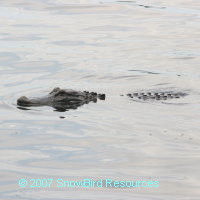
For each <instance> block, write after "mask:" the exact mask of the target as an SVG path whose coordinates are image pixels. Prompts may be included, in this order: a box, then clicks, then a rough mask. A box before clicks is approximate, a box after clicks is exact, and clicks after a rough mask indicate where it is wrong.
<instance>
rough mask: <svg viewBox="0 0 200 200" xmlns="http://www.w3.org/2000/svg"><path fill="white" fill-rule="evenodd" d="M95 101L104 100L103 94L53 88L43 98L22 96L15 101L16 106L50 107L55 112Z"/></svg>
mask: <svg viewBox="0 0 200 200" xmlns="http://www.w3.org/2000/svg"><path fill="white" fill-rule="evenodd" d="M97 99H101V100H105V94H97V93H96V92H88V91H83V92H81V91H76V90H70V89H60V88H54V89H53V90H52V91H51V92H50V93H49V94H48V95H46V96H44V97H38V98H27V97H25V96H22V97H20V98H19V99H18V100H17V105H19V106H23V107H29V106H52V107H54V108H55V109H56V110H57V111H66V110H68V109H76V108H78V107H79V106H82V105H84V104H87V103H89V102H97Z"/></svg>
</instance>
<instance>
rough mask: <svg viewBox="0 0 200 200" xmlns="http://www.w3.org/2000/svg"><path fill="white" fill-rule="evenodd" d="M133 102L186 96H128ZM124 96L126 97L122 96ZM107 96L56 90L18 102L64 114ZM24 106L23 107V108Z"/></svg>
mask: <svg viewBox="0 0 200 200" xmlns="http://www.w3.org/2000/svg"><path fill="white" fill-rule="evenodd" d="M126 95H127V96H128V97H129V98H131V99H133V100H142V101H147V100H168V99H173V98H180V97H183V96H186V95H187V94H186V93H182V92H146V93H144V92H137V93H129V94H126ZM121 96H124V95H121ZM105 98H106V95H105V94H97V93H96V92H88V91H83V92H82V91H76V90H71V89H60V88H58V87H57V88H54V89H53V90H52V91H51V92H50V93H49V94H48V95H46V96H44V97H39V98H27V97H25V96H22V97H20V98H19V99H18V100H17V105H18V106H20V107H19V108H21V109H23V108H24V107H30V106H51V107H53V108H55V109H56V111H60V112H64V111H67V110H69V109H77V108H78V107H80V106H82V105H84V104H88V103H89V102H97V100H98V99H100V100H105ZM21 106H22V107H21Z"/></svg>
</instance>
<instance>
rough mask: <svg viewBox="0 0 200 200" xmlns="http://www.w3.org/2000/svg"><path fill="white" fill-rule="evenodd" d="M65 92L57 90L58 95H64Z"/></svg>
mask: <svg viewBox="0 0 200 200" xmlns="http://www.w3.org/2000/svg"><path fill="white" fill-rule="evenodd" d="M65 93H66V92H65V91H60V92H58V95H59V96H64V95H65Z"/></svg>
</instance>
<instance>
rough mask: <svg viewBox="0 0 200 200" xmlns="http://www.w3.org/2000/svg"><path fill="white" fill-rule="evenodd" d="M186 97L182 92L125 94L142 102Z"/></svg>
mask: <svg viewBox="0 0 200 200" xmlns="http://www.w3.org/2000/svg"><path fill="white" fill-rule="evenodd" d="M186 95H187V94H186V93H183V92H135V93H129V94H127V96H129V97H130V98H132V99H135V100H144V101H145V100H169V99H178V98H181V97H184V96H186Z"/></svg>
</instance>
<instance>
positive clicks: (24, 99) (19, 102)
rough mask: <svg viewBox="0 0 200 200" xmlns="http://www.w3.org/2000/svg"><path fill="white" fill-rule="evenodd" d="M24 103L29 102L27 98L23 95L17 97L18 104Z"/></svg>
mask: <svg viewBox="0 0 200 200" xmlns="http://www.w3.org/2000/svg"><path fill="white" fill-rule="evenodd" d="M26 103H29V99H28V98H27V97H25V96H22V97H20V98H19V99H17V104H18V105H22V104H26Z"/></svg>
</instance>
